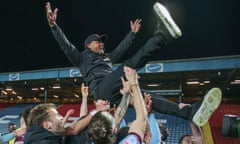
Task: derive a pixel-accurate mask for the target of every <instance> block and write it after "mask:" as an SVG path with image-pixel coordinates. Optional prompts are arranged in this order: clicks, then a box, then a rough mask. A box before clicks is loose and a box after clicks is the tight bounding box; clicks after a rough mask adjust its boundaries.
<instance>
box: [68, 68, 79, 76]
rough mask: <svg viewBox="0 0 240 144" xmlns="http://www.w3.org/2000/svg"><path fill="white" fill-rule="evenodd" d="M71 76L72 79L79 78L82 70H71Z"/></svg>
mask: <svg viewBox="0 0 240 144" xmlns="http://www.w3.org/2000/svg"><path fill="white" fill-rule="evenodd" d="M69 76H70V77H79V76H81V73H80V70H79V69H70V70H69Z"/></svg>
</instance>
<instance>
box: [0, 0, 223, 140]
mask: <svg viewBox="0 0 240 144" xmlns="http://www.w3.org/2000/svg"><path fill="white" fill-rule="evenodd" d="M45 8H46V15H47V20H48V24H49V27H50V29H51V31H52V34H53V36H54V38H55V39H56V41H57V42H58V44H59V46H60V48H61V49H62V50H63V52H64V53H65V54H66V56H67V57H68V58H69V60H70V61H71V62H72V64H73V65H75V66H77V67H79V69H80V71H81V74H82V76H83V78H84V81H85V83H86V85H87V86H85V85H84V84H83V85H82V86H81V92H82V103H81V110H80V115H79V119H78V120H77V121H75V122H73V123H72V124H71V125H68V126H66V125H65V124H66V121H67V120H68V118H69V116H71V114H72V113H73V110H72V109H70V110H69V111H68V112H67V113H66V115H65V116H62V115H61V114H59V112H58V111H57V107H56V105H54V104H52V103H43V104H38V105H36V106H34V107H31V108H29V109H26V110H25V111H24V112H23V113H22V114H21V116H20V117H21V126H20V129H17V130H16V129H15V130H14V131H13V132H10V133H9V135H10V134H11V137H9V138H8V139H6V138H3V137H1V139H0V141H3V142H7V141H9V143H10V141H13V143H15V144H20V143H24V144H43V143H47V144H71V143H72V144H73V143H74V144H76V143H78V144H85V143H89V144H115V143H119V144H126V143H128V144H141V143H145V144H162V143H164V141H165V140H166V139H167V136H168V131H167V128H166V127H164V126H162V125H161V124H159V123H158V121H157V120H156V118H155V116H154V114H153V113H152V110H155V111H157V112H159V113H164V114H171V115H175V116H177V117H180V118H183V119H186V120H189V124H190V127H191V130H192V134H191V136H190V135H186V136H184V137H183V138H181V140H180V143H183V144H185V143H187V142H188V141H189V142H190V143H192V142H194V143H196V144H202V143H204V138H203V135H202V133H201V127H202V126H203V125H205V124H206V123H207V121H208V120H209V118H210V117H211V115H212V113H213V112H214V111H215V110H216V109H217V107H218V106H219V104H220V102H221V90H220V89H219V88H212V89H211V90H209V92H208V93H207V94H206V95H205V96H204V97H203V98H202V100H201V101H199V102H196V103H193V104H191V105H190V104H184V103H180V104H178V103H176V102H173V101H170V100H168V99H166V98H164V97H161V96H156V95H154V93H151V94H149V93H145V92H144V90H143V89H141V84H140V83H139V81H138V79H139V77H138V74H137V70H138V69H140V68H141V67H142V66H144V65H145V64H146V62H147V60H148V57H150V56H151V55H152V54H153V53H154V52H155V51H156V50H158V49H160V48H162V47H164V46H165V45H166V44H168V43H170V42H172V41H173V40H175V39H177V38H179V37H181V35H182V33H181V30H180V29H179V27H178V26H177V24H176V23H175V22H174V20H173V19H172V17H171V15H170V13H169V12H168V11H167V9H166V8H165V7H164V6H163V5H162V4H160V3H159V2H156V3H155V4H154V5H153V11H154V14H155V17H156V20H157V24H156V27H155V30H154V34H153V36H152V37H151V38H149V39H148V41H147V42H146V43H145V45H143V46H142V47H141V48H139V50H138V51H137V52H136V53H135V54H134V55H133V56H132V57H131V58H129V59H126V60H125V61H124V62H123V63H122V64H121V65H120V66H119V68H117V69H115V70H113V68H112V65H113V64H115V63H117V62H118V60H119V59H120V58H121V56H122V55H123V54H124V53H126V51H127V49H128V48H129V47H130V45H131V43H132V42H133V40H134V38H135V35H136V34H137V32H138V31H139V30H140V28H141V21H142V20H141V19H136V20H135V21H130V32H129V33H128V34H127V35H126V37H125V38H124V39H123V41H122V42H121V43H120V44H119V45H118V46H117V47H116V48H115V49H114V50H113V51H112V52H110V53H105V52H104V43H105V42H106V41H107V35H106V34H103V35H99V34H91V35H89V36H88V37H87V38H86V39H85V43H84V44H85V49H84V50H83V51H82V52H79V51H78V49H77V48H76V47H75V46H74V45H73V44H72V43H71V42H70V41H69V40H68V39H67V37H66V36H65V34H64V33H63V31H62V30H61V28H60V27H59V26H58V25H57V23H56V20H57V12H58V9H57V8H56V9H54V10H53V9H52V8H51V5H50V3H49V2H47V3H46V7H45ZM89 91H90V92H91V96H93V97H94V102H95V109H94V110H92V111H90V112H88V111H87V99H88V96H89ZM129 106H132V107H133V108H134V110H135V113H136V117H135V119H134V120H133V121H132V122H130V123H126V122H125V119H124V116H125V113H126V111H127V109H128V107H129ZM189 137H190V140H189Z"/></svg>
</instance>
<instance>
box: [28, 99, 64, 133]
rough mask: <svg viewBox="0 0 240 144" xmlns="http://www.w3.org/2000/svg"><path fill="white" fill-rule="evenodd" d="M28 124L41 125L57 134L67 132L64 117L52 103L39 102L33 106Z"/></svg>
mask: <svg viewBox="0 0 240 144" xmlns="http://www.w3.org/2000/svg"><path fill="white" fill-rule="evenodd" d="M28 125H40V126H42V127H43V128H45V129H47V130H48V131H50V132H52V133H54V134H55V135H61V134H63V133H64V132H65V129H64V127H63V117H62V115H60V114H59V113H58V111H57V109H56V106H55V105H54V104H52V103H46V104H39V105H37V106H35V107H33V108H32V110H31V112H30V115H29V117H28Z"/></svg>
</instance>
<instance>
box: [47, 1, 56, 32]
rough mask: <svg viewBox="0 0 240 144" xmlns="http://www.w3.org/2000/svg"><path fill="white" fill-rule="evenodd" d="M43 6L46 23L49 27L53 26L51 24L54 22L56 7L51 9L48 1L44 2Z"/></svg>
mask: <svg viewBox="0 0 240 144" xmlns="http://www.w3.org/2000/svg"><path fill="white" fill-rule="evenodd" d="M45 8H46V14H47V20H48V25H49V26H50V27H53V26H54V25H55V24H56V20H57V12H58V8H55V9H54V10H53V11H52V8H51V4H50V2H47V3H46V6H45Z"/></svg>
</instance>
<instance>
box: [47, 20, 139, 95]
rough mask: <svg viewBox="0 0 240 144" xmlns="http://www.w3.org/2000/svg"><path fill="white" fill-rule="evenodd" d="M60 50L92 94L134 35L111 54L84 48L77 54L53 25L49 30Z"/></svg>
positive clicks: (128, 37) (126, 38) (59, 29)
mask: <svg viewBox="0 0 240 144" xmlns="http://www.w3.org/2000/svg"><path fill="white" fill-rule="evenodd" d="M51 30H52V33H53V36H54V37H55V39H56V40H57V42H58V44H59V45H60V47H61V49H62V50H63V51H64V53H65V54H66V56H67V57H68V59H69V60H70V61H71V62H72V64H73V65H75V66H77V67H79V68H80V72H81V74H82V76H83V78H84V80H85V81H86V82H87V85H88V86H89V87H90V89H91V91H92V92H93V91H94V90H95V88H96V85H97V84H98V83H99V82H100V81H101V80H102V79H103V78H104V77H105V76H106V75H107V74H109V73H111V72H112V71H113V69H112V64H115V63H116V62H117V61H118V60H119V59H120V58H121V56H122V55H123V54H124V53H125V51H126V50H127V49H128V47H129V46H130V44H131V43H132V41H133V39H134V38H135V35H136V34H135V33H133V32H129V33H128V34H127V35H126V37H125V38H124V40H123V41H122V42H121V43H120V44H119V45H118V46H117V48H115V49H114V50H113V51H112V52H111V53H104V54H98V53H94V52H92V51H90V50H89V49H88V48H85V50H84V51H82V52H79V51H78V50H77V49H76V48H75V46H74V45H73V44H72V43H70V42H69V41H68V39H67V38H66V36H65V35H64V33H63V32H62V30H61V28H60V27H59V26H58V25H56V24H55V26H54V27H53V28H52V29H51Z"/></svg>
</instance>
